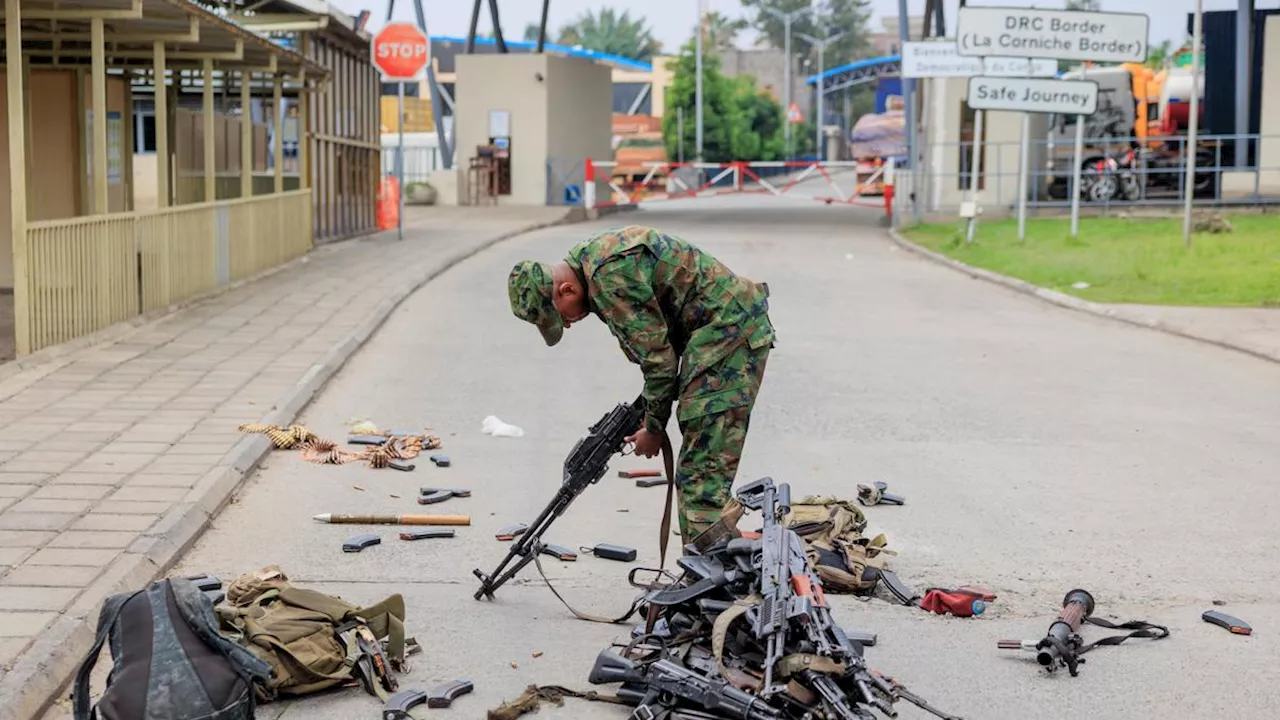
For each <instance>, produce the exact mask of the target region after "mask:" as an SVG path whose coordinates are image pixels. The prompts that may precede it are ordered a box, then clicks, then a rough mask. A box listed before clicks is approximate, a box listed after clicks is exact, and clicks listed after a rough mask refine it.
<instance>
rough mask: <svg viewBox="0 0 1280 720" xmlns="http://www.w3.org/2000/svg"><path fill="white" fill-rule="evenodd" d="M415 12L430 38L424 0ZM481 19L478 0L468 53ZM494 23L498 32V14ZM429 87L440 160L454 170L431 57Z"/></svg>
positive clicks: (418, 2) (419, 0)
mask: <svg viewBox="0 0 1280 720" xmlns="http://www.w3.org/2000/svg"><path fill="white" fill-rule="evenodd" d="M394 7H395V2H394V1H393V2H392V3H391V4H390V5H389V6H388V7H387V22H391V10H392V8H394ZM413 14H414V16H415V17H416V18H417V20H418V29H419V30H421V31H422V34H423V35H426V36H427V37H428V38H430V37H431V34H430V33H429V32H428V31H427V15H426V13H425V12H423V10H422V0H413ZM479 19H480V0H476V6H475V14H473V15H472V17H471V36H470V38H469V39H468V42H467V52H468V53H470V52H472V51H473V50H474V49H475V47H474V42H475V34H476V22H478V21H479ZM493 25H494V28H495V32H496V28H497V26H498V18H497V16H494V18H493ZM427 89H428V90H429V91H430V92H431V114H432V116H433V117H434V119H435V122H436V145H438V146H439V153H440V161H441V164H443V165H444V169H445V170H452V169H453V139H452V138H450V137H449V133H447V132H445V127H444V98H443V97H441V95H442V94H443V93H441V92H440V86H439V85H437V84H436V69H435V60H433V59H430V58H428V59H427ZM454 119H455V120H457V116H456V115H455V116H454ZM400 122H401V124H404V112H403V110H402V111H401V113H400ZM402 192H403V189H402Z"/></svg>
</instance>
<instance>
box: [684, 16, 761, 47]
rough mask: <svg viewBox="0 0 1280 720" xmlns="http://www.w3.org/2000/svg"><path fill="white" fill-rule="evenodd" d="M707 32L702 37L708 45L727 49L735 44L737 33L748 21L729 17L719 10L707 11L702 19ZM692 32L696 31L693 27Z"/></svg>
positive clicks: (743, 28)
mask: <svg viewBox="0 0 1280 720" xmlns="http://www.w3.org/2000/svg"><path fill="white" fill-rule="evenodd" d="M703 23H704V25H705V27H706V32H707V34H706V35H704V36H703V39H704V40H705V41H706V42H707V45H708V47H712V48H716V49H719V50H728V49H731V48H733V47H735V46H736V44H737V41H738V35H739V34H740V33H741V32H742V31H743V30H746V29H747V26H748V23H747V21H746V20H744V19H742V18H730V17H728V16H726V15H725V14H724V13H722V12H720V11H714V12H709V13H707V16H706V18H704V19H703ZM694 32H697V30H696V29H695V30H694Z"/></svg>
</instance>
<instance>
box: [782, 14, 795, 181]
mask: <svg viewBox="0 0 1280 720" xmlns="http://www.w3.org/2000/svg"><path fill="white" fill-rule="evenodd" d="M782 37H783V40H782V45H783V47H785V48H786V49H785V50H783V54H785V55H786V61H787V67H786V80H784V81H783V82H785V83H786V84H787V87H786V89H785V90H784V91H783V94H784V96H785V97H786V99H787V106H786V107H785V108H783V112H784V113H785V115H786V119H785V121H784V122H783V123H782V138H783V140H782V141H783V147H785V148H786V153H785V157H786V159H788V160H790V159H791V64H792V63H793V62H794V60H793V59H792V57H791V15H789V14H788V15H783V16H782Z"/></svg>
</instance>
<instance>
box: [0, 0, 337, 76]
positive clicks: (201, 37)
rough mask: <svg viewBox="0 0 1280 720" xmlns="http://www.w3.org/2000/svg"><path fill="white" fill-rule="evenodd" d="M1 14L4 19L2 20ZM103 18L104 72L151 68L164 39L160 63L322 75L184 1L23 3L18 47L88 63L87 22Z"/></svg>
mask: <svg viewBox="0 0 1280 720" xmlns="http://www.w3.org/2000/svg"><path fill="white" fill-rule="evenodd" d="M0 17H2V16H0ZM94 17H102V18H103V24H104V26H105V30H106V33H105V38H106V43H105V54H106V59H107V63H108V65H109V67H112V68H129V67H143V68H150V67H153V66H154V48H155V43H156V42H164V44H165V49H166V53H165V54H166V66H167V67H168V68H171V69H174V70H179V69H186V68H195V67H200V65H201V64H202V62H203V61H204V60H205V59H211V60H213V61H214V63H215V67H217V68H218V69H220V70H249V71H253V72H263V73H280V74H284V75H288V76H291V77H293V78H296V79H302V80H306V81H320V80H322V79H324V78H325V77H327V76H328V71H327V70H325V69H324V68H323V67H322V66H320V65H318V64H316V63H314V62H312V61H310V60H308V59H306V58H305V57H303V56H302V55H301V54H299V53H297V52H295V51H293V50H290V49H288V48H285V47H282V46H280V45H277V44H276V43H273V42H271V41H270V40H268V39H266V38H264V37H262V36H260V35H258V34H256V33H254V32H252V31H250V30H247V29H245V28H242V27H240V26H238V25H236V24H235V23H232V22H230V21H228V20H225V19H223V18H221V17H219V16H218V15H217V14H215V13H213V12H210V11H209V10H206V9H204V8H202V7H200V6H198V5H194V4H192V3H191V2H188V0H128V1H127V2H122V1H121V0H56V1H55V0H23V2H22V46H23V53H24V54H26V55H28V56H29V57H30V58H31V60H32V63H33V64H42V65H43V64H57V65H61V66H68V65H71V66H74V65H88V64H89V62H90V56H91V54H92V46H91V40H90V22H91V18H94Z"/></svg>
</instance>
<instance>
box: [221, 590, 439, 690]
mask: <svg viewBox="0 0 1280 720" xmlns="http://www.w3.org/2000/svg"><path fill="white" fill-rule="evenodd" d="M215 611H216V613H217V615H218V621H219V630H220V632H221V633H222V634H223V636H225V637H227V638H229V639H231V640H232V641H234V642H236V643H237V644H239V645H241V646H243V647H245V648H247V649H248V650H249V652H251V653H253V655H255V656H256V657H258V658H259V659H261V660H263V661H265V662H266V663H267V664H268V665H269V666H270V667H271V679H270V680H269V681H267V682H266V683H265V684H258V685H257V686H256V690H257V695H258V698H259V700H260V701H262V702H269V701H271V700H275V699H277V698H279V697H296V696H299V695H308V694H311V693H314V692H319V691H321V690H327V689H329V688H333V687H339V686H343V685H350V684H354V683H356V682H359V683H360V684H361V685H362V686H363V687H364V689H365V690H366V691H367V692H369V693H370V694H373V695H377V696H378V697H382V698H384V699H385V697H386V696H387V695H388V693H389V692H394V691H395V689H396V686H397V682H396V679H395V675H394V672H393V671H401V672H404V671H406V670H407V668H406V666H405V662H404V657H405V645H406V642H408V643H412V642H413V641H412V640H408V641H406V640H405V637H404V599H403V598H402V597H401V596H400V595H392V596H391V597H389V598H387V599H385V600H383V601H382V602H379V603H377V604H375V605H370V606H368V607H358V606H356V605H353V604H351V603H349V602H347V601H345V600H343V599H341V598H338V597H334V596H332V595H325V594H324V593H320V592H316V591H314V590H308V589H304V588H299V587H294V586H293V585H292V584H290V583H289V579H288V578H287V577H285V574H284V573H283V572H281V570H280V568H278V567H275V566H270V567H266V568H263V569H262V570H259V571H258V572H256V573H249V574H246V575H242V576H240V577H239V578H237V579H236V580H235V581H233V582H232V583H231V584H230V585H228V586H227V596H226V601H225V602H223V603H220V604H219V605H218V606H217V608H215Z"/></svg>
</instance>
